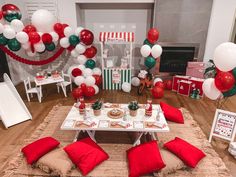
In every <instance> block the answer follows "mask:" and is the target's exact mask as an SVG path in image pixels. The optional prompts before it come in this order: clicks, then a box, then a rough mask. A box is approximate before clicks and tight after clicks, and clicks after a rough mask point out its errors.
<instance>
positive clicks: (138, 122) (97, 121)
mask: <svg viewBox="0 0 236 177" xmlns="http://www.w3.org/2000/svg"><path fill="white" fill-rule="evenodd" d="M127 106H128V105H127V104H120V109H122V110H124V109H125V108H127ZM111 109H114V108H103V109H102V114H101V115H100V116H94V115H93V110H92V109H87V116H88V117H89V118H87V119H86V120H89V121H92V122H94V124H93V125H91V126H86V125H85V124H83V121H85V120H84V116H82V115H80V114H79V110H78V109H77V108H76V107H74V106H73V107H72V108H71V110H70V112H69V113H68V115H67V117H66V119H65V120H64V122H63V123H62V125H61V130H75V131H76V136H75V139H74V141H76V140H77V137H78V135H79V133H80V131H86V132H87V133H88V135H89V136H90V138H91V139H93V140H94V141H96V140H95V138H94V136H95V132H96V131H125V132H139V136H138V137H137V139H136V140H135V142H134V144H133V145H134V146H135V145H137V144H140V138H141V137H142V136H143V135H144V134H147V133H149V134H150V135H151V136H152V138H153V139H157V137H156V135H155V133H158V132H169V131H170V129H169V127H168V124H167V122H166V119H165V117H164V115H163V113H162V111H161V108H160V106H159V105H153V112H152V116H151V117H147V116H145V109H144V108H140V109H138V113H137V116H136V117H131V116H130V115H129V114H128V115H127V117H126V120H123V118H120V119H111V118H109V117H108V116H107V112H108V111H110V110H111ZM158 109H159V110H160V111H158ZM158 112H159V119H158V121H157V113H158ZM121 121H122V122H125V123H129V126H128V127H126V128H125V127H122V126H116V127H114V126H112V124H114V122H121ZM152 123H158V125H163V126H162V127H159V126H158V127H157V126H155V125H153V126H148V125H150V124H152Z"/></svg>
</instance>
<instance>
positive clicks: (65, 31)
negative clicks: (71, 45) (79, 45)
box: [64, 26, 73, 37]
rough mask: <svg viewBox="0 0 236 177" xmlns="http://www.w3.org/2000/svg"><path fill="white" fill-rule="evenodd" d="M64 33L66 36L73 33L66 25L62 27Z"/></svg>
mask: <svg viewBox="0 0 236 177" xmlns="http://www.w3.org/2000/svg"><path fill="white" fill-rule="evenodd" d="M64 34H65V36H66V37H70V36H71V35H72V34H73V30H72V28H71V27H69V26H67V27H65V29H64Z"/></svg>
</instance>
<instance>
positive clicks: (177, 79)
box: [172, 75, 190, 92]
mask: <svg viewBox="0 0 236 177" xmlns="http://www.w3.org/2000/svg"><path fill="white" fill-rule="evenodd" d="M189 79H190V77H189V76H181V75H176V76H174V77H173V82H172V91H175V92H177V91H178V87H179V82H180V81H181V80H185V81H188V80H189Z"/></svg>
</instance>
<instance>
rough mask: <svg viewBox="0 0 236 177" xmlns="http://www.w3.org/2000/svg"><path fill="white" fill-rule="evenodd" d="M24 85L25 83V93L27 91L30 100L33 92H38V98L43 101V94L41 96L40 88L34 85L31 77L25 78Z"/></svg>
mask: <svg viewBox="0 0 236 177" xmlns="http://www.w3.org/2000/svg"><path fill="white" fill-rule="evenodd" d="M24 85H25V93H26V96H27V99H28V101H30V97H31V98H32V97H33V93H36V94H37V96H38V100H39V102H40V103H41V98H42V96H41V91H40V88H39V87H32V86H31V83H30V79H29V77H28V78H27V79H25V80H24Z"/></svg>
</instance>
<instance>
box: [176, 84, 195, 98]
mask: <svg viewBox="0 0 236 177" xmlns="http://www.w3.org/2000/svg"><path fill="white" fill-rule="evenodd" d="M191 85H192V82H191V81H187V80H180V81H179V84H178V91H177V93H178V94H181V95H185V96H189V94H190V92H191Z"/></svg>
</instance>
